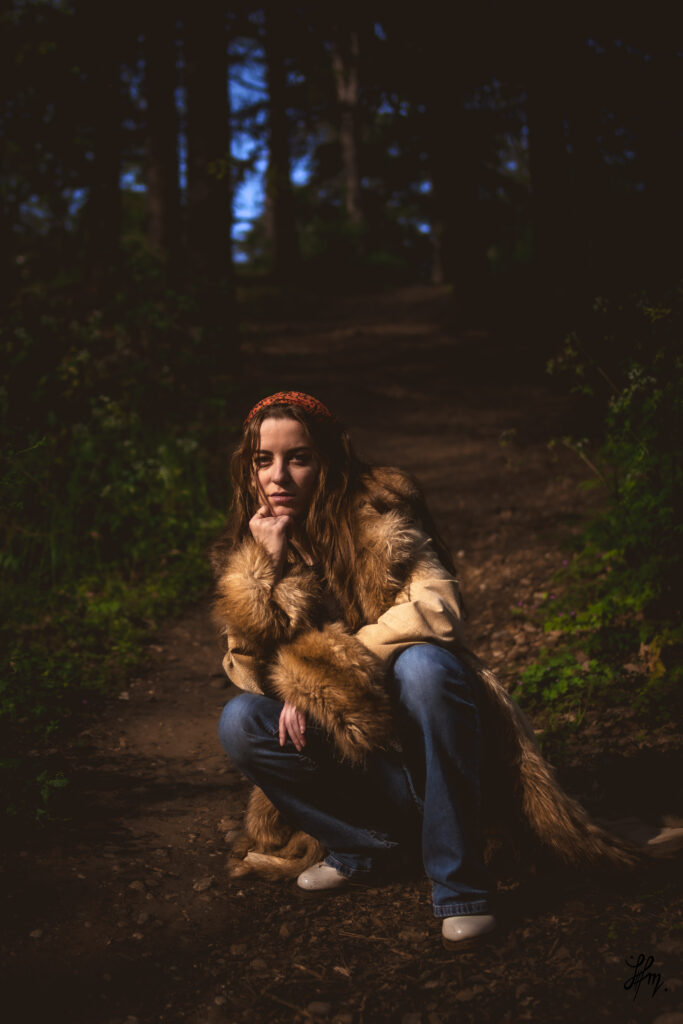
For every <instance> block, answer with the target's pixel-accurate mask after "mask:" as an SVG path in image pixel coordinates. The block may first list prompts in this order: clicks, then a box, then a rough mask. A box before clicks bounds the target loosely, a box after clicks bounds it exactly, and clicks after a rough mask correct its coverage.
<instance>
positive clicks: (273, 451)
mask: <svg viewBox="0 0 683 1024" xmlns="http://www.w3.org/2000/svg"><path fill="white" fill-rule="evenodd" d="M254 467H255V472H256V482H257V484H258V489H259V493H260V495H261V497H262V498H263V499H264V500H265V503H266V505H267V506H268V508H269V509H270V512H271V514H272V515H274V516H287V515H288V516H292V518H293V519H295V520H298V519H302V518H303V517H304V516H305V515H306V512H307V511H308V507H309V505H310V503H311V498H312V497H313V491H314V490H315V483H316V480H317V478H318V461H317V459H316V455H315V451H314V449H313V446H312V445H311V439H310V437H309V436H308V434H307V433H306V430H305V429H304V427H303V426H302V424H301V423H299V421H298V420H283V419H275V418H273V417H267V418H266V419H264V421H263V423H262V424H261V434H260V438H259V447H258V448H257V450H256V452H255V454H254Z"/></svg>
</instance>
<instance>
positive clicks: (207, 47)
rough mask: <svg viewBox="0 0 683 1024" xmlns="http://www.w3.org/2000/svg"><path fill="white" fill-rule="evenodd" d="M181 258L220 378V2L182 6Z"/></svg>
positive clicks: (224, 214) (227, 296)
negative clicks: (183, 140) (184, 200)
mask: <svg viewBox="0 0 683 1024" xmlns="http://www.w3.org/2000/svg"><path fill="white" fill-rule="evenodd" d="M184 28H185V73H186V86H187V255H188V268H189V274H190V281H191V282H193V283H194V285H195V287H196V290H197V296H198V299H199V303H200V321H201V326H202V329H203V331H204V335H205V337H206V339H207V344H208V345H209V349H210V350H211V352H212V353H213V358H214V359H215V362H216V366H217V368H218V370H219V373H221V374H224V373H228V372H230V370H231V369H233V368H234V364H235V361H236V358H237V353H238V336H237V329H236V313H235V304H234V283H233V271H232V246H231V237H230V229H231V200H232V185H231V162H230V105H229V99H228V56H227V31H226V11H225V7H224V5H223V3H221V2H220V0H206V2H205V3H195V4H188V5H187V7H186V10H185V15H184Z"/></svg>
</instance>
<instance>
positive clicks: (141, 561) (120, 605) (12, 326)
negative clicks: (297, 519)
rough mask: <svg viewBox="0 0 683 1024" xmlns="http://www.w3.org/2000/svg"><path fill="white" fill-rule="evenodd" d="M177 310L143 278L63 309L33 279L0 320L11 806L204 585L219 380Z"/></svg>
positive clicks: (4, 667) (0, 688)
mask: <svg viewBox="0 0 683 1024" xmlns="http://www.w3.org/2000/svg"><path fill="white" fill-rule="evenodd" d="M127 294H128V298H129V300H130V295H131V294H133V295H135V287H134V282H133V285H132V286H131V291H129V292H128V293H127ZM186 312H187V305H186V303H184V302H183V301H181V300H180V299H179V298H176V297H174V296H167V297H166V298H165V299H164V300H163V301H162V300H159V299H157V300H156V301H150V300H149V298H147V297H146V296H145V295H141V296H140V299H139V303H138V305H137V306H136V307H134V306H133V305H131V304H130V302H128V304H117V303H116V302H114V303H113V306H112V308H111V309H110V310H107V311H105V312H103V311H102V310H98V311H95V312H92V311H87V310H81V311H80V312H79V311H78V310H76V309H75V307H74V303H73V300H72V299H71V298H70V297H69V295H68V294H65V293H64V292H63V291H59V290H57V291H56V292H55V291H49V290H47V289H46V290H45V291H44V292H43V293H41V294H39V295H36V294H31V295H28V294H26V293H25V294H23V295H22V296H20V297H19V299H18V300H17V302H16V304H15V307H14V309H13V311H12V315H11V316H10V317H9V318H8V320H7V321H6V323H5V325H4V329H3V334H2V338H1V342H2V348H3V350H4V353H5V355H6V356H7V357H8V358H7V359H6V361H5V363H6V366H7V370H6V375H5V377H4V378H3V379H2V381H1V382H0V411H1V412H2V421H1V424H0V431H1V436H2V440H3V451H4V455H3V457H2V462H1V464H0V465H1V472H0V509H1V511H2V519H1V522H0V534H1V536H2V555H1V556H0V574H1V577H2V588H1V591H0V612H1V613H2V622H3V625H2V627H0V739H1V740H2V753H3V758H4V760H3V761H2V763H1V764H0V781H2V782H3V784H4V787H5V789H6V793H5V797H4V802H3V805H2V806H3V807H5V808H6V809H8V810H12V811H13V812H15V813H20V812H21V813H23V812H24V811H26V810H27V809H28V811H29V812H30V813H33V812H35V814H36V815H37V816H38V817H44V816H45V814H46V813H47V809H48V802H49V799H50V797H51V795H52V794H53V793H54V791H56V790H58V789H60V788H61V787H62V785H63V781H62V780H61V776H60V775H59V774H58V773H55V772H53V771H52V769H51V768H49V769H48V768H46V767H45V763H44V758H41V753H40V752H41V750H42V751H44V750H46V749H48V748H49V747H50V746H52V745H53V744H55V743H56V742H57V740H58V739H59V737H60V736H62V735H64V734H65V732H66V731H68V730H72V729H73V727H74V726H75V724H76V723H77V722H78V719H79V717H80V716H81V715H82V714H83V712H84V711H87V710H89V709H90V708H91V707H92V706H93V704H94V703H96V702H97V701H98V700H100V699H101V698H102V696H103V695H106V694H107V693H111V691H112V688H113V687H115V686H117V685H120V684H121V682H122V681H123V679H124V678H125V676H126V674H127V673H129V672H130V671H131V669H132V667H133V666H135V665H137V664H139V663H140V661H141V659H142V658H143V657H144V652H145V641H146V639H147V638H148V635H149V631H150V629H153V628H154V627H155V622H156V620H157V619H158V618H159V617H160V616H162V615H166V614H169V613H171V612H173V611H176V610H177V609H178V608H179V607H180V606H181V604H182V603H183V602H184V601H187V600H188V598H191V596H192V595H194V594H196V593H198V592H200V591H201V590H202V589H203V588H205V587H206V585H207V582H208V574H207V567H206V557H205V548H206V545H207V543H208V541H209V538H210V537H211V535H212V534H214V533H215V532H216V530H217V529H218V527H219V526H220V525H221V522H222V520H223V515H222V514H221V512H220V508H225V504H226V501H227V460H226V459H224V460H222V462H221V466H220V469H219V471H218V473H217V472H216V469H215V467H214V466H213V464H212V463H211V458H210V454H209V453H210V450H211V449H212V448H213V447H214V446H219V445H221V444H222V445H224V444H225V443H226V440H227V439H226V438H225V437H224V436H223V437H221V436H220V430H221V429H222V430H223V431H224V432H225V427H221V426H220V423H221V419H226V418H227V415H228V413H227V404H228V402H229V394H226V395H225V396H224V397H223V399H222V402H221V401H220V400H219V401H216V396H215V395H214V396H211V395H210V393H208V389H207V386H206V385H207V380H209V379H210V377H211V371H212V367H211V365H210V364H211V360H210V358H209V357H207V355H206V354H205V353H204V352H203V351H202V339H201V333H200V332H197V331H195V330H193V329H192V328H191V321H190V320H187V321H186V320H185V313H186ZM207 394H208V398H207ZM31 751H33V753H31ZM46 773H47V774H46Z"/></svg>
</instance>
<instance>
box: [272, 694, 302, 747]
mask: <svg viewBox="0 0 683 1024" xmlns="http://www.w3.org/2000/svg"><path fill="white" fill-rule="evenodd" d="M305 732H306V717H305V715H304V714H303V713H302V712H301V711H298V710H297V709H296V708H295V707H294V705H293V704H285V705H284V707H283V709H282V711H281V712H280V721H279V724H278V733H279V738H280V746H281V747H284V745H285V743H286V742H287V737H288V736H289V738H290V739H291V741H292V743H293V744H294V746H295V747H296V749H297V750H302V749H303V747H304V746H305V745H306V737H305Z"/></svg>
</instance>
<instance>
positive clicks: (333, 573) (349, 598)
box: [230, 403, 455, 628]
mask: <svg viewBox="0 0 683 1024" xmlns="http://www.w3.org/2000/svg"><path fill="white" fill-rule="evenodd" d="M269 417H270V418H272V419H291V420H296V421H298V422H299V423H300V424H301V425H302V427H303V428H304V430H305V431H306V433H307V434H308V437H309V438H310V442H311V446H312V447H313V449H314V452H315V455H316V458H317V461H318V465H319V470H318V477H317V480H316V485H315V489H314V492H313V497H312V499H311V503H310V506H309V508H308V512H307V514H306V519H305V521H304V524H303V529H304V533H305V535H306V540H307V542H308V544H309V545H310V547H311V551H312V553H313V555H314V556H315V558H316V559H317V561H318V563H319V565H320V567H321V569H322V571H323V574H324V576H325V578H326V580H327V581H328V583H329V585H330V587H331V588H332V590H333V592H334V594H335V596H336V597H337V598H338V599H339V600H340V601H341V603H342V606H343V607H344V608H345V610H346V618H347V621H348V623H349V625H350V626H351V627H352V628H359V627H360V626H361V625H363V622H364V618H363V611H362V608H361V606H360V603H359V599H358V594H357V593H356V580H355V576H354V573H353V566H354V565H355V564H356V552H355V547H354V540H353V537H354V530H353V510H354V506H355V504H356V499H357V496H358V494H359V492H360V491H361V490H363V488H364V487H365V486H366V484H367V481H368V477H369V476H370V475H371V474H372V467H371V466H370V464H369V463H367V462H363V461H362V460H361V459H359V458H358V456H357V454H356V452H355V451H354V448H353V445H352V444H351V439H350V438H349V435H348V433H347V432H346V430H345V429H344V427H343V426H342V425H341V424H340V423H339V421H338V420H336V419H334V418H333V417H327V416H325V417H320V416H313V415H311V414H310V413H308V412H307V411H306V410H305V409H303V408H301V407H300V406H298V405H288V404H284V403H283V404H281V405H280V404H278V405H271V406H268V407H267V408H264V409H261V410H259V412H258V413H256V414H255V415H254V416H253V417H252V418H251V419H250V420H249V422H248V423H247V424H246V426H245V428H244V432H243V434H242V440H241V442H240V444H239V446H238V448H237V449H236V451H235V453H234V454H233V456H232V460H231V463H230V469H231V474H232V484H233V500H232V519H231V531H230V532H231V541H232V544H238V543H239V542H240V541H242V540H243V539H244V538H245V537H247V536H249V534H250V531H249V520H250V519H251V518H252V516H253V515H254V513H255V512H256V509H257V508H258V506H259V505H260V504H261V498H260V497H259V493H258V489H257V485H256V476H255V456H256V452H257V451H258V449H259V446H260V436H261V424H262V423H263V421H264V420H265V419H268V418H269ZM415 512H416V514H417V516H416V517H417V518H418V519H419V520H420V521H421V522H422V524H423V526H424V528H425V529H427V530H428V532H429V533H430V536H431V537H432V540H433V542H434V546H435V548H436V551H437V553H438V556H439V559H440V560H441V561H442V562H443V564H444V565H445V566H446V567H447V568H448V570H449V571H452V572H453V574H455V569H454V568H453V563H452V561H451V558H450V553H449V552H448V549H447V548H446V546H445V544H444V543H443V541H442V540H441V538H440V537H439V535H438V532H437V530H436V528H435V526H434V523H433V520H432V518H431V515H430V513H429V510H428V508H427V506H426V503H425V502H424V499H423V498H422V497H420V499H419V500H418V502H417V507H416V508H415Z"/></svg>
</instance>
